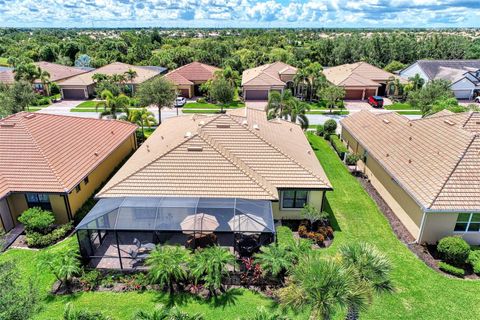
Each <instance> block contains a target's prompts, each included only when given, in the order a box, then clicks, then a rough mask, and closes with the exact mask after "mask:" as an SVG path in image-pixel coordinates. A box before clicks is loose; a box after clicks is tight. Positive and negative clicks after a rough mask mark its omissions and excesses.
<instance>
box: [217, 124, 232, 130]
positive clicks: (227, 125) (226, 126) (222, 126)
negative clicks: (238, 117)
mask: <svg viewBox="0 0 480 320" xmlns="http://www.w3.org/2000/svg"><path fill="white" fill-rule="evenodd" d="M217 128H222V129H227V128H230V125H229V124H217Z"/></svg>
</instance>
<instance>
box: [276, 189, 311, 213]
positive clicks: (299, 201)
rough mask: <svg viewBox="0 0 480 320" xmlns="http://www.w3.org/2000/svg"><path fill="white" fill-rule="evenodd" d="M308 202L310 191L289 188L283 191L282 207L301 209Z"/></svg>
mask: <svg viewBox="0 0 480 320" xmlns="http://www.w3.org/2000/svg"><path fill="white" fill-rule="evenodd" d="M307 202H308V191H305V190H287V191H283V192H282V208H285V209H301V208H303V206H304V205H305V204H306V203H307Z"/></svg>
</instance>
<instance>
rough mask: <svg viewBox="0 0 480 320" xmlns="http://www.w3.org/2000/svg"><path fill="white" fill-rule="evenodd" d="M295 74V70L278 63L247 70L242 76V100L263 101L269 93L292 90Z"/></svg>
mask: <svg viewBox="0 0 480 320" xmlns="http://www.w3.org/2000/svg"><path fill="white" fill-rule="evenodd" d="M296 74H297V68H295V67H292V66H290V65H288V64H286V63H283V62H280V61H278V62H274V63H270V64H266V65H263V66H259V67H256V68H252V69H247V70H245V71H244V72H243V74H242V88H243V98H244V99H245V100H258V101H264V100H268V94H269V93H270V91H283V90H284V89H286V88H291V89H293V88H294V82H293V78H294V77H295V75H296Z"/></svg>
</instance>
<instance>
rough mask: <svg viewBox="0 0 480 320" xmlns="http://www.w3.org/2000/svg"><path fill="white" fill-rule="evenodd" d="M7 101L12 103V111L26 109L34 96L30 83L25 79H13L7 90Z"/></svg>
mask: <svg viewBox="0 0 480 320" xmlns="http://www.w3.org/2000/svg"><path fill="white" fill-rule="evenodd" d="M6 94H7V96H8V97H9V101H10V102H11V103H12V108H11V110H12V112H13V113H17V112H20V111H28V110H29V106H30V105H31V104H32V102H34V101H35V99H36V96H35V92H33V88H32V85H31V83H29V82H26V81H23V80H21V81H15V83H14V84H13V85H11V86H10V87H9V89H8V91H7V93H6Z"/></svg>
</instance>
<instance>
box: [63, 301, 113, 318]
mask: <svg viewBox="0 0 480 320" xmlns="http://www.w3.org/2000/svg"><path fill="white" fill-rule="evenodd" d="M109 319H110V318H109V317H107V316H105V315H103V314H102V313H101V312H91V311H87V310H76V309H74V308H73V306H72V305H71V303H67V305H66V307H65V310H64V311H63V320H109Z"/></svg>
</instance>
